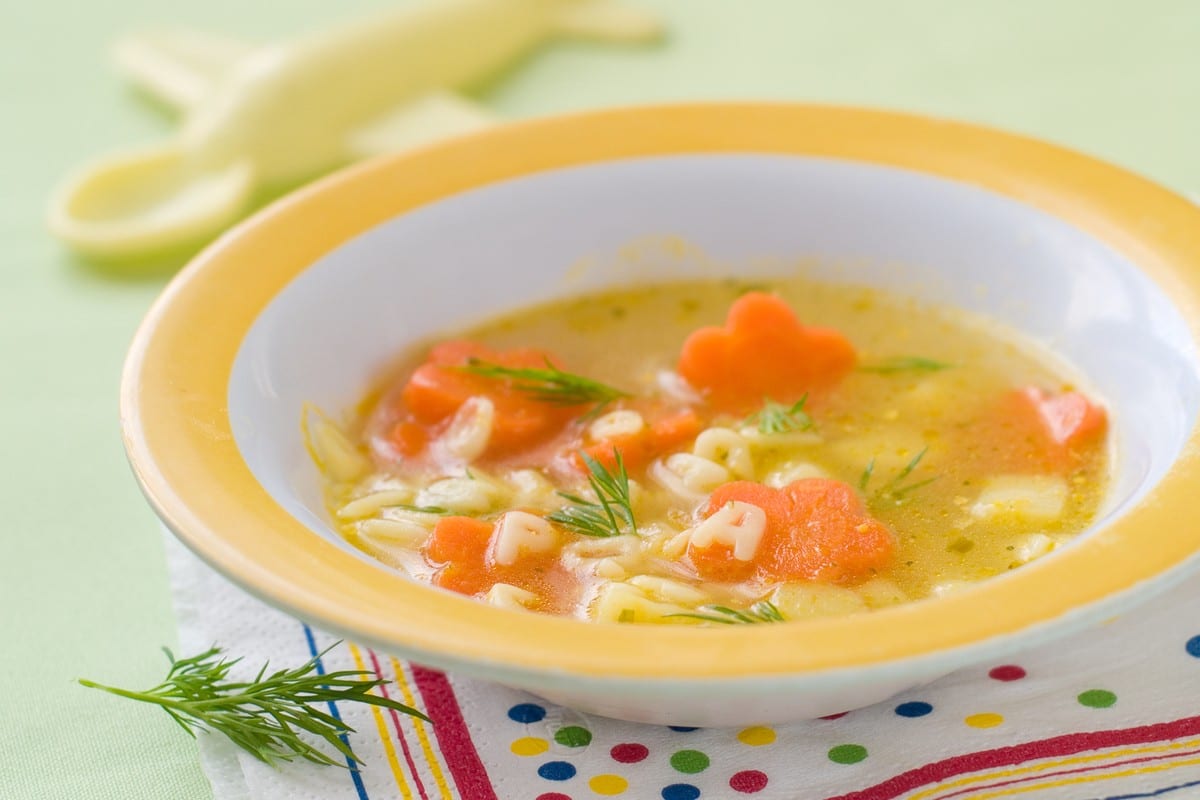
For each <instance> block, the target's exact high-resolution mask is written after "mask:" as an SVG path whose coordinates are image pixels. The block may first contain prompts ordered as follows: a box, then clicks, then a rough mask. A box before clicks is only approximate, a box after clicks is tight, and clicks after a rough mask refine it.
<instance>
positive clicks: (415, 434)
mask: <svg viewBox="0 0 1200 800" xmlns="http://www.w3.org/2000/svg"><path fill="white" fill-rule="evenodd" d="M388 440H389V441H390V442H391V443H392V446H393V447H394V448H396V452H397V453H399V454H400V455H402V456H405V457H408V458H412V457H414V456H417V455H420V454H421V452H422V451H423V450H424V449H425V445H426V444H427V443H428V441H429V432H428V430H426V429H425V428H424V427H422V426H421V425H418V424H417V423H415V422H404V421H402V422H397V423H396V424H395V425H393V426H392V430H391V432H390V433H389V434H388Z"/></svg>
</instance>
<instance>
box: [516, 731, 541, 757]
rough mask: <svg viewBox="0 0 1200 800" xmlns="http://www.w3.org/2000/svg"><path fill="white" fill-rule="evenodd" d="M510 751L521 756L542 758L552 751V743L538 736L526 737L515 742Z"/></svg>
mask: <svg viewBox="0 0 1200 800" xmlns="http://www.w3.org/2000/svg"><path fill="white" fill-rule="evenodd" d="M510 749H511V750H512V751H513V752H514V753H515V754H517V755H519V756H540V755H541V754H542V753H544V752H546V751H547V750H549V749H550V743H549V742H547V741H546V740H545V739H539V738H538V737H536V736H526V737H524V738H522V739H517V740H516V741H515V742H513V743H512V746H511V748H510Z"/></svg>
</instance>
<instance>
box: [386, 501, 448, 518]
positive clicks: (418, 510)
mask: <svg viewBox="0 0 1200 800" xmlns="http://www.w3.org/2000/svg"><path fill="white" fill-rule="evenodd" d="M388 508H396V509H399V510H401V511H412V512H413V513H415V514H439V515H442V514H449V513H450V509H448V508H442V507H441V506H414V505H410V504H409V503H396V504H394V505H389V506H388Z"/></svg>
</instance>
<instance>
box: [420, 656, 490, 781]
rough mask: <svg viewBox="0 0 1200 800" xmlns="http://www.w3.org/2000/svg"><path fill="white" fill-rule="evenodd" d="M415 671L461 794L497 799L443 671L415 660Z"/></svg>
mask: <svg viewBox="0 0 1200 800" xmlns="http://www.w3.org/2000/svg"><path fill="white" fill-rule="evenodd" d="M412 675H413V682H414V683H416V684H417V691H419V692H420V693H421V699H422V700H424V701H425V712H426V713H427V714H428V715H429V718H430V719H431V720H433V733H434V735H435V736H437V741H438V747H439V748H440V749H441V751H442V755H443V756H444V757H445V761H446V766H447V767H448V768H449V769H450V775H451V777H453V778H454V785H455V786H457V787H458V793H459V795H461V796H462V797H464V798H465V797H469V798H471V800H497V797H496V791H495V789H494V788H492V781H491V779H490V778H488V774H487V770H486V769H485V768H484V766H483V761H481V760H480V759H479V753H478V752H477V751H476V750H475V743H474V742H472V741H471V732H470V731H469V730H468V729H467V722H466V720H464V719H463V715H462V709H461V708H459V705H458V698H457V697H455V696H454V688H453V687H452V686H451V685H450V681H449V680H447V679H446V676H445V675H444V674H442V673H441V672H437V671H435V670H431V669H425V668H424V667H418V666H416V665H415V664H414V665H413V667H412Z"/></svg>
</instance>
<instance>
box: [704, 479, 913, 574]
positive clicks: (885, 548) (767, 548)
mask: <svg viewBox="0 0 1200 800" xmlns="http://www.w3.org/2000/svg"><path fill="white" fill-rule="evenodd" d="M738 504H748V505H749V506H754V507H757V508H759V509H761V510H762V511H763V514H764V515H765V517H766V523H765V527H764V529H763V532H762V535H761V537H760V538H759V540H758V544H757V547H756V548H754V552H753V555H751V556H749V557H748V558H747V557H746V555H747V554H746V553H744V552H743V553H741V554H739V553H736V552H735V547H734V546H733V545H731V544H728V543H727V542H721V541H712V542H710V543H708V545H707V546H705V547H700V546H697V544H696V541H695V538H694V537H693V542H692V543H691V544H690V545H689V546H688V553H687V555H688V559H689V561H691V563H692V566H693V567H694V568H695V569H696V572H698V573H699V574H700V575H701V576H702V577H704V578H707V579H710V580H718V581H744V580H748V579H757V580H760V581H764V582H772V581H793V580H809V581H827V582H835V583H850V582H853V581H855V580H859V579H862V578H866V577H868V576H870V575H871V574H873V573H874V572H876V571H878V570H880V569H882V568H884V567H886V566H887V565H888V563H889V562H890V561H891V559H892V555H893V553H894V551H895V546H896V540H895V536H894V535H893V534H892V532H891V530H890V529H888V527H887V526H886V525H884V524H883V523H882V522H880V521H879V520H877V519H875V518H874V517H872V516H871V515H870V514H868V513H867V511H866V508H865V507H864V506H863V503H862V500H861V499H859V497H858V495H857V494H856V493H855V491H854V488H853V487H852V486H850V485H849V484H847V483H844V482H842V481H837V480H831V479H827V478H805V479H802V480H798V481H793V482H792V483H790V484H788V485H787V486H785V487H783V488H782V489H773V488H771V487H769V486H765V485H763V484H761V483H754V482H752V481H735V482H733V483H727V484H725V485H724V486H721V487H719V488H718V489H717V490H716V491H715V492H713V493H712V496H711V497H710V498H709V504H708V507H707V508H706V509H705V511H704V516H705V517H712V516H713V515H714V514H717V513H718V512H720V511H721V509H723V508H738V507H739V505H738ZM739 555H740V556H742V557H739Z"/></svg>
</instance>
